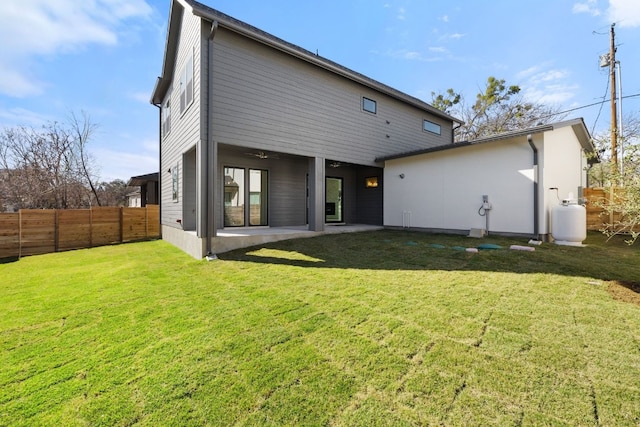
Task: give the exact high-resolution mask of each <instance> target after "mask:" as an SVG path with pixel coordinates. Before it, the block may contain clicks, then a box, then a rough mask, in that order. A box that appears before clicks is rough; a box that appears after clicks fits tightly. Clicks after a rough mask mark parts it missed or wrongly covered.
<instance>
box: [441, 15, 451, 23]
mask: <svg viewBox="0 0 640 427" xmlns="http://www.w3.org/2000/svg"><path fill="white" fill-rule="evenodd" d="M438 19H439V20H440V21H442V22H449V16H447V15H444V16H441V17H440V18H438Z"/></svg>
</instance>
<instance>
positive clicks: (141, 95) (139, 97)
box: [129, 91, 151, 104]
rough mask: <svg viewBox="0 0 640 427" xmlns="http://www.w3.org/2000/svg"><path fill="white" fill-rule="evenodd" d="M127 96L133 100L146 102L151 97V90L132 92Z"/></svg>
mask: <svg viewBox="0 0 640 427" xmlns="http://www.w3.org/2000/svg"><path fill="white" fill-rule="evenodd" d="M129 98H130V99H133V100H134V101H138V102H142V103H144V104H148V103H149V100H150V99H151V92H148V91H147V92H133V93H130V94H129Z"/></svg>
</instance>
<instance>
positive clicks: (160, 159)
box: [152, 77, 162, 239]
mask: <svg viewBox="0 0 640 427" xmlns="http://www.w3.org/2000/svg"><path fill="white" fill-rule="evenodd" d="M160 80H161V79H160V77H158V81H160ZM152 105H155V106H156V107H158V191H157V194H156V196H157V197H158V220H159V221H160V224H159V225H160V238H161V239H162V104H152Z"/></svg>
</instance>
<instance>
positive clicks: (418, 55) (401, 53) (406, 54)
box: [386, 49, 442, 62]
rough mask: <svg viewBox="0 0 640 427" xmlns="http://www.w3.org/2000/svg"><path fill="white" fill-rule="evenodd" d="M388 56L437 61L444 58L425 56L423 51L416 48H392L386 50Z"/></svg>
mask: <svg viewBox="0 0 640 427" xmlns="http://www.w3.org/2000/svg"><path fill="white" fill-rule="evenodd" d="M386 55H387V56H390V57H392V58H396V59H404V60H407V61H420V62H436V61H440V60H442V58H441V57H431V56H425V55H424V54H423V53H422V52H418V51H415V50H406V49H401V50H390V51H387V52H386Z"/></svg>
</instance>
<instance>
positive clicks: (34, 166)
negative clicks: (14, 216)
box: [0, 113, 97, 210]
mask: <svg viewBox="0 0 640 427" xmlns="http://www.w3.org/2000/svg"><path fill="white" fill-rule="evenodd" d="M95 129H96V125H94V124H92V123H91V121H90V119H89V117H88V116H87V115H85V114H84V113H83V115H82V120H78V118H77V117H76V116H75V115H74V114H72V116H71V119H70V120H69V122H68V123H66V124H61V123H58V122H49V123H47V124H45V125H43V126H42V127H40V128H34V127H27V126H17V127H13V128H5V129H3V130H2V131H1V132H0V171H1V172H2V174H1V175H0V178H1V179H0V194H2V195H3V197H2V200H1V203H2V204H1V205H0V209H2V210H4V209H6V208H7V207H12V208H13V209H20V208H58V209H65V208H78V207H85V206H88V205H89V204H90V198H91V197H92V196H91V189H92V188H93V181H94V175H93V172H92V171H93V166H92V161H91V157H90V156H89V153H88V151H87V148H86V147H87V144H88V143H89V141H90V138H91V134H92V132H93V131H94V130H95ZM93 194H94V196H93V197H97V196H96V193H95V192H94V193H93Z"/></svg>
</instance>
